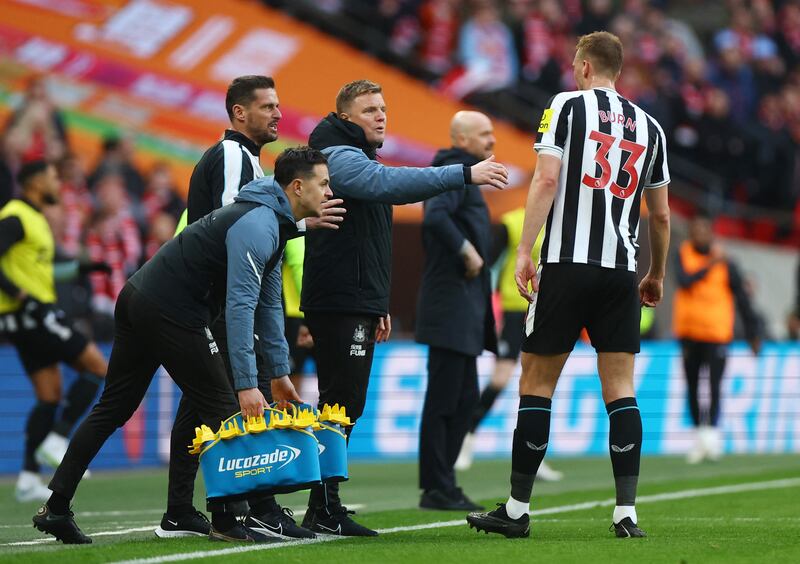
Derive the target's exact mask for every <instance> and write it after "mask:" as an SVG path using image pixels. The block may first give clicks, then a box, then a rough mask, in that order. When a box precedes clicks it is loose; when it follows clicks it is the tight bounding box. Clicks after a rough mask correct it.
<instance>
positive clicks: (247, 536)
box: [208, 521, 280, 543]
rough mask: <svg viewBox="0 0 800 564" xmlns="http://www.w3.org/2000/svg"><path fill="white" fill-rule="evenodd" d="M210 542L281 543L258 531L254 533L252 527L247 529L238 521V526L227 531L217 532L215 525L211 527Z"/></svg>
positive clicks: (275, 538)
mask: <svg viewBox="0 0 800 564" xmlns="http://www.w3.org/2000/svg"><path fill="white" fill-rule="evenodd" d="M208 540H212V541H225V542H253V543H268V542H280V539H279V538H277V537H268V536H267V535H264V534H262V533H259V532H258V531H254V530H253V529H251V528H250V527H245V526H244V525H243V524H242V523H241V522H240V521H236V524H235V525H234V526H233V527H231V528H230V529H228V530H227V531H217V530H216V529H215V528H214V525H211V529H210V530H209V532H208Z"/></svg>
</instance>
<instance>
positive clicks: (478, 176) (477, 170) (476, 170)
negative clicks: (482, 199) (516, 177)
mask: <svg viewBox="0 0 800 564" xmlns="http://www.w3.org/2000/svg"><path fill="white" fill-rule="evenodd" d="M470 174H471V175H472V183H473V184H477V185H478V186H493V187H494V188H497V189H498V190H502V189H503V188H505V187H506V186H508V170H507V169H506V167H505V166H504V165H502V164H500V163H496V162H494V155H492V156H491V157H489V158H488V159H486V160H485V161H481V162H479V163H478V164H476V165H473V166H472V167H471V168H470Z"/></svg>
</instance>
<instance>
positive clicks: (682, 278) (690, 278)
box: [675, 254, 713, 288]
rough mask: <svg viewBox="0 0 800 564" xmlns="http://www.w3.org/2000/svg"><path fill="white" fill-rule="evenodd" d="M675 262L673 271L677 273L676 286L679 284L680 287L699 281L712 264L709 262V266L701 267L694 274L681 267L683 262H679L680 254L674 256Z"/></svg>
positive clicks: (686, 286)
mask: <svg viewBox="0 0 800 564" xmlns="http://www.w3.org/2000/svg"><path fill="white" fill-rule="evenodd" d="M675 263H676V264H675V272H676V273H677V275H678V286H680V287H681V288H688V287H689V286H691V285H692V284H694V283H695V282H699V281H700V280H702V279H703V278H705V277H706V275H707V274H708V271H709V270H710V269H711V267H712V266H713V264H711V265H709V266H707V267H705V268H701V269H700V270H698V271H697V272H695V273H694V274H689V273H688V272H686V270H685V269H684V268H683V263H682V262H681V255H680V254H678V255H677V256H676V257H675Z"/></svg>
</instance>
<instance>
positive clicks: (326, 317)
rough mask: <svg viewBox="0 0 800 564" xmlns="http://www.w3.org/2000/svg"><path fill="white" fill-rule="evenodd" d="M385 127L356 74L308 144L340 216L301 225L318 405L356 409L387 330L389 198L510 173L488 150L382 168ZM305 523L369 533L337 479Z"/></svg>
mask: <svg viewBox="0 0 800 564" xmlns="http://www.w3.org/2000/svg"><path fill="white" fill-rule="evenodd" d="M385 134H386V105H385V103H384V100H383V95H382V92H381V87H380V86H379V85H377V84H375V83H374V82H369V81H367V80H359V81H355V82H351V83H349V84H346V85H345V86H343V87H342V89H341V90H340V91H339V95H338V96H337V98H336V113H331V114H329V115H328V116H327V117H326V118H325V119H323V120H322V121H321V122H320V123H319V125H317V127H316V128H315V129H314V131H313V132H312V133H311V136H310V138H309V145H311V146H312V147H314V148H315V149H319V150H320V151H322V153H323V154H325V155H326V156H327V157H328V167H329V170H330V174H331V187H332V189H333V192H334V195H335V196H336V197H337V198H343V199H344V201H345V205H346V207H347V216H346V218H345V220H344V221H343V222H342V224H341V227H340V228H339V230H337V231H335V232H334V231H330V232H327V233H323V232H321V231H319V232H315V233H308V235H307V236H306V255H305V263H304V266H303V290H302V296H301V309H302V310H303V311H304V312H305V318H306V324H307V326H308V328H309V330H310V331H311V335H312V336H313V338H314V346H315V353H316V356H317V375H318V382H319V393H320V404H323V403H329V404H335V403H338V404H339V405H343V406H345V407H346V409H347V414H348V415H349V416H350V418H351V419H353V420H356V419H358V417H360V416H361V414H362V412H363V410H364V404H365V402H366V397H367V384H368V381H369V373H370V369H371V367H372V354H373V350H374V347H375V343H376V342H381V341H385V340H386V339H388V337H389V334H390V332H391V321H390V317H389V284H390V279H391V255H392V204H406V203H410V202H418V201H422V200H425V199H427V198H430V197H432V196H436V195H437V194H442V193H444V192H447V191H462V190H464V187H465V186H467V185H469V184H470V183H475V184H489V185H492V186H495V187H497V188H503V187H504V186H505V185H506V182H507V177H508V173H507V171H506V169H505V167H504V166H503V165H501V164H499V163H495V162H493V160H492V159H487V160H485V161H482V162H480V163H477V164H476V165H474V166H472V167H467V166H463V165H461V164H455V165H451V166H444V167H437V168H434V167H428V168H411V167H388V166H384V165H382V164H381V163H379V162H378V161H377V154H376V151H377V149H378V148H379V147H381V145H382V144H383V140H384V136H385ZM303 526H304V527H305V528H310V529H311V530H312V531H314V532H317V533H323V534H339V535H345V536H374V535H375V534H377V533H375V532H374V531H372V530H370V529H367V528H366V527H362V526H361V525H358V524H357V523H355V522H354V521H353V520H352V519H350V517H349V516H348V513H347V509H346V508H345V507H344V506H342V504H341V501H340V499H339V495H338V487H337V485H336V484H328V485H326V486H322V487H320V488H315V489H312V492H311V496H310V498H309V510H308V511H307V512H306V515H305V518H304V520H303Z"/></svg>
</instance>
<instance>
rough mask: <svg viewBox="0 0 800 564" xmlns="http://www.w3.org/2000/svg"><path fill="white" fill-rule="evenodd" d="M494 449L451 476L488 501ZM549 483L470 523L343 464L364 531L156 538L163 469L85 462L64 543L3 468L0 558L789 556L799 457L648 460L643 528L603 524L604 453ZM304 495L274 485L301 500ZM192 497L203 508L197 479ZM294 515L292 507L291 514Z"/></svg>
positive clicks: (795, 539) (431, 561)
mask: <svg viewBox="0 0 800 564" xmlns="http://www.w3.org/2000/svg"><path fill="white" fill-rule="evenodd" d="M509 465H510V463H509V462H508V461H505V460H499V461H478V462H476V464H475V466H473V468H472V469H471V470H470V471H468V472H465V473H463V474H461V475H460V482H461V485H462V486H463V487H464V490H465V491H466V492H467V493H468V495H470V496H471V497H472V498H473V499H476V500H480V501H481V502H483V503H484V504H485V505H486V506H487V507H493V506H494V503H496V502H499V501H503V500H504V499H505V497H506V496H507V495H508V470H509ZM552 465H553V466H554V467H555V468H557V469H559V470H562V471H564V473H565V478H564V480H563V481H561V482H557V483H537V484H536V486H535V488H534V500H533V506H532V509H533V511H534V513H533V516H532V518H531V537H530V538H528V539H510V540H509V539H505V538H504V537H501V536H497V535H488V536H487V535H485V534H483V533H480V534H478V533H476V532H475V531H474V530H471V529H469V528H468V527H467V525H466V523H465V521H464V514H463V513H462V512H445V511H421V510H419V509H417V508H416V505H417V502H418V501H419V492H418V490H417V488H416V473H417V471H416V465H415V464H413V463H407V462H397V463H386V464H364V463H362V464H353V465H352V467H351V481H350V482H349V483H347V484H344V485H343V487H342V493H343V497H344V499H345V502H346V503H348V504H351V505H354V506H355V507H358V515H357V517H356V519H357V520H358V521H359V522H361V523H363V524H364V525H367V526H369V527H373V528H376V529H379V530H380V531H381V533H382V534H381V536H379V537H378V538H370V539H339V538H333V539H331V538H330V537H328V538H325V539H320V540H318V541H312V542H305V543H300V542H297V541H294V542H289V543H287V542H284V543H280V544H269V545H233V544H227V543H214V542H210V541H208V540H207V539H205V538H191V539H172V540H162V539H157V538H156V537H155V536H154V535H153V528H154V527H155V526H157V524H158V522H159V520H160V519H161V514H162V512H163V504H164V499H165V492H166V471H165V470H164V469H154V470H147V471H135V472H96V473H95V474H94V476H93V477H92V478H91V479H90V480H87V481H85V482H84V483H83V484H81V486H80V488H79V490H78V495H77V497H76V499H75V504H74V507H73V510H74V511H75V513H76V519H77V522H78V524H79V525H80V526H81V527H82V528H83V530H84V531H85V532H86V533H87V534H89V535H90V536H92V537H93V540H94V544H92V545H89V546H85V545H84V546H64V545H62V544H61V543H56V542H54V541H52V540H46V537H45V535H43V534H42V533H40V532H39V531H36V530H35V529H33V527H32V525H31V521H30V519H31V517H32V515H33V514H34V512H35V511H36V508H37V504H35V503H27V504H19V503H16V502H15V501H14V500H13V480H12V479H11V478H4V479H2V480H0V508H2V512H1V513H0V560H3V561H14V562H47V563H48V564H52V563H53V562H57V563H58V564H63V563H70V562H80V563H81V564H84V563H90V562H118V561H137V562H153V563H156V562H173V561H182V560H196V559H201V558H202V559H203V560H204V561H205V562H224V561H228V562H230V561H237V562H239V563H241V562H260V561H265V560H268V559H269V560H279V561H280V562H303V563H304V564H308V563H310V562H342V563H348V564H349V563H352V562H370V563H371V562H383V563H387V562H425V563H426V564H444V563H449V562H459V563H461V562H525V561H529V562H580V563H581V564H589V563H595V562H614V563H619V562H635V563H636V564H645V563H652V562H675V563H690V564H691V563H695V562H697V563H705V562H725V563H726V564H731V563H735V562H769V563H770V564H775V563H782V562H800V456H797V455H794V456H791V455H774V456H766V455H765V456H747V457H741V456H730V457H727V458H725V459H723V460H722V461H720V462H718V463H713V464H703V465H699V466H687V465H686V464H685V463H684V462H683V460H682V459H679V458H667V457H665V458H645V459H644V460H643V461H642V478H641V481H640V487H639V503H638V504H637V510H638V513H639V521H640V524H641V526H642V528H643V529H645V530H646V531H647V533H648V538H646V539H616V538H614V536H613V534H612V533H610V532H609V531H608V526H609V524H610V521H611V519H610V517H611V511H612V508H613V505H614V500H613V480H612V477H611V468H610V463H609V462H608V461H607V459H597V458H589V459H586V458H584V459H555V460H553V461H552ZM305 498H306V496H305V494H304V493H296V494H291V495H286V496H280V501H281V503H282V504H283V505H286V506H288V507H291V508H294V509H296V510H298V512H299V511H301V508H302V507H303V505H304V501H305ZM195 500H196V505H197V506H198V507H202V506H203V502H202V494H201V492H200V490H199V488H198V491H197V492H196V497H195ZM296 516H298V515H296Z"/></svg>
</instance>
